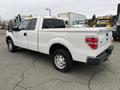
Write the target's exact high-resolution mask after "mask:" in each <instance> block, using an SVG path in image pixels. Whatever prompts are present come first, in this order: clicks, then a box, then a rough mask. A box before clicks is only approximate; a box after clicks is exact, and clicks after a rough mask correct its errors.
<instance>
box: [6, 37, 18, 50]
mask: <svg viewBox="0 0 120 90" xmlns="http://www.w3.org/2000/svg"><path fill="white" fill-rule="evenodd" d="M7 46H8V50H9V51H10V52H15V51H16V50H17V47H16V46H15V45H14V44H13V41H12V40H11V39H8V40H7Z"/></svg>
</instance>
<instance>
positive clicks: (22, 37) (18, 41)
mask: <svg viewBox="0 0 120 90" xmlns="http://www.w3.org/2000/svg"><path fill="white" fill-rule="evenodd" d="M30 22H31V20H29V19H28V20H24V21H22V22H21V23H20V24H19V25H18V29H20V31H16V32H14V36H15V37H14V39H15V40H14V41H15V45H16V46H19V47H22V48H27V33H26V31H27V30H28V29H29V25H30Z"/></svg>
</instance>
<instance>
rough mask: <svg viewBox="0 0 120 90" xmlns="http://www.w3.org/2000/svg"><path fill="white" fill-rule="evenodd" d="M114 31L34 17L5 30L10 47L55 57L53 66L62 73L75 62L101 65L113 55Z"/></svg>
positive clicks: (12, 49)
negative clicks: (75, 26)
mask: <svg viewBox="0 0 120 90" xmlns="http://www.w3.org/2000/svg"><path fill="white" fill-rule="evenodd" d="M111 41H112V31H111V30H109V28H66V26H65V23H64V21H63V20H61V19H58V18H52V17H32V18H28V19H25V20H23V21H22V22H20V23H19V24H18V26H17V27H16V28H13V30H10V31H9V30H8V31H7V32H6V42H7V45H8V50H9V51H10V52H15V51H16V50H17V48H18V47H20V48H25V49H29V50H33V51H37V52H41V53H44V54H48V55H50V56H51V57H52V58H53V65H54V67H55V68H56V69H57V70H59V71H62V72H66V71H68V70H70V69H71V67H72V65H73V62H74V61H78V62H83V63H90V64H99V63H101V62H103V61H106V60H107V59H108V57H109V56H110V55H111V53H112V50H113V48H114V47H113V46H111Z"/></svg>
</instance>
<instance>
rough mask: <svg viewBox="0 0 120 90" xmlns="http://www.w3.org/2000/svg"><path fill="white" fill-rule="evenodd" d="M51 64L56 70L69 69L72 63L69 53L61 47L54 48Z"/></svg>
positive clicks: (63, 70)
mask: <svg viewBox="0 0 120 90" xmlns="http://www.w3.org/2000/svg"><path fill="white" fill-rule="evenodd" d="M53 65H54V67H55V68H56V69H57V70H58V71H61V72H67V71H69V70H70V69H71V67H72V65H73V60H72V57H71V55H70V53H69V52H68V51H66V50H63V49H59V50H56V51H55V52H54V54H53Z"/></svg>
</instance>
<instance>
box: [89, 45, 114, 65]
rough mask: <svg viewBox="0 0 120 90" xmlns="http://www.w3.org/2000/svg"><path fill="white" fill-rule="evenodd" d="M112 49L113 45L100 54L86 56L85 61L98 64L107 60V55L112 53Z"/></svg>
mask: <svg viewBox="0 0 120 90" xmlns="http://www.w3.org/2000/svg"><path fill="white" fill-rule="evenodd" d="M113 49H114V46H110V47H109V48H108V49H107V50H105V51H104V52H103V53H102V54H100V55H98V56H97V57H96V58H88V59H87V63H88V64H100V63H102V62H104V61H106V60H108V57H109V56H110V55H111V54H112V51H113Z"/></svg>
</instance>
